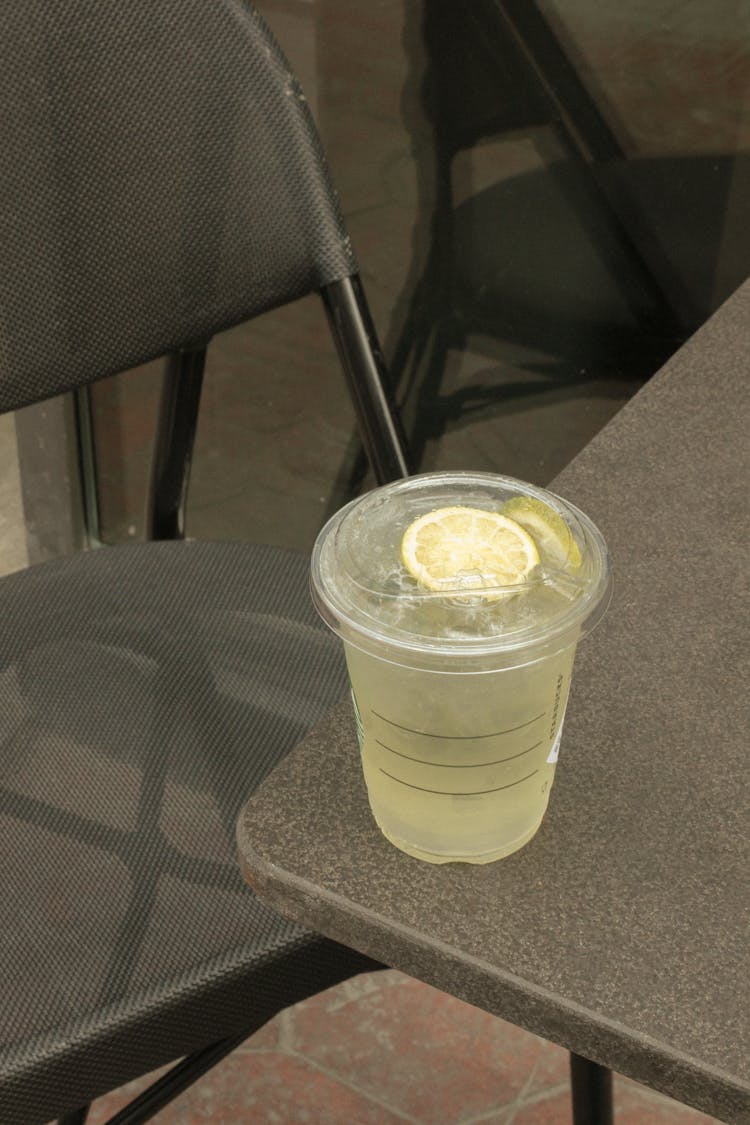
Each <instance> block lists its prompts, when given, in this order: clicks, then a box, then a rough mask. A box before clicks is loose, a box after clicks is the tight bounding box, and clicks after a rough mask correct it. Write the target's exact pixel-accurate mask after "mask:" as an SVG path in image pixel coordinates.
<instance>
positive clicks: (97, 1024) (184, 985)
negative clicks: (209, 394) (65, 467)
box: [0, 542, 372, 1125]
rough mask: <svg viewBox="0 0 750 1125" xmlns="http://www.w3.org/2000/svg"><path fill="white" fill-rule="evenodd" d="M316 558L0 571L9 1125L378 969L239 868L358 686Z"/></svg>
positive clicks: (202, 547)
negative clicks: (285, 762)
mask: <svg viewBox="0 0 750 1125" xmlns="http://www.w3.org/2000/svg"><path fill="white" fill-rule="evenodd" d="M308 566H309V560H308V558H307V557H306V556H305V555H302V554H299V553H297V552H293V551H288V550H283V549H279V548H273V547H266V546H262V547H261V546H255V545H250V544H239V543H196V542H174V543H166V542H165V543H149V544H139V545H127V546H123V547H117V548H108V549H105V550H100V551H95V552H91V553H88V554H83V555H80V556H76V557H74V558H72V559H65V560H56V561H54V562H52V563H46V564H44V565H42V566H39V567H34V568H32V569H30V570H28V571H22V572H20V573H18V574H13V575H10V576H8V577H6V578H4V579H2V581H0V621H2V630H1V631H0V746H1V747H2V753H1V754H0V847H1V848H2V875H1V877H2V896H1V899H0V901H2V911H3V915H4V917H3V919H2V925H0V964H2V967H3V974H4V990H3V1006H2V1010H1V1011H0V1106H2V1112H1V1114H0V1116H2V1120H3V1122H4V1125H34V1122H37V1121H38V1122H40V1125H41V1123H43V1122H46V1121H47V1120H49V1119H50V1118H51V1117H53V1116H55V1115H56V1114H58V1113H59V1112H61V1104H60V1103H61V1089H65V1096H64V1099H65V1101H66V1103H67V1104H68V1106H69V1108H74V1107H75V1106H76V1105H78V1104H81V1103H83V1102H85V1101H87V1100H89V1099H90V1098H92V1097H94V1096H95V1095H96V1094H98V1093H101V1092H104V1091H105V1090H107V1089H110V1088H112V1087H113V1086H115V1085H117V1084H119V1083H120V1082H122V1081H125V1080H126V1079H128V1078H130V1077H132V1076H135V1075H137V1074H139V1073H142V1072H143V1071H144V1070H148V1069H151V1068H153V1067H154V1066H157V1065H159V1064H160V1063H162V1062H166V1061H168V1060H169V1059H171V1058H175V1057H178V1054H184V1053H188V1052H189V1051H191V1050H194V1049H197V1048H198V1047H201V1046H204V1045H206V1044H208V1043H210V1042H211V1041H212V1040H213V1039H219V1038H223V1037H225V1036H226V1035H227V1034H229V1033H230V1032H232V1030H235V1031H241V1030H242V1029H243V1028H244V1027H248V1028H249V1029H250V1030H251V1029H252V1027H254V1026H257V1025H258V1024H259V1023H262V1022H263V1021H264V1019H265V1018H268V1017H270V1016H271V1015H273V1014H274V1012H276V1011H277V1010H278V1009H279V1008H280V1007H283V1006H286V1005H287V1004H290V1003H293V1002H295V1001H296V1000H298V999H301V998H303V997H304V996H307V995H310V994H312V993H314V992H317V991H319V990H320V989H322V988H325V987H327V986H328V985H330V984H332V983H335V982H336V981H337V980H339V979H344V978H346V977H348V976H351V975H352V973H353V972H357V971H360V970H361V969H365V968H369V967H372V963H371V962H368V961H367V960H366V959H365V958H360V957H359V955H358V954H356V953H354V952H352V951H350V950H347V949H344V948H343V947H341V946H338V945H336V944H334V943H332V942H328V941H326V940H325V939H323V938H320V937H318V936H316V935H313V934H310V933H308V932H307V931H304V930H302V929H301V928H300V927H299V926H297V925H295V924H293V923H291V922H288V921H286V920H285V919H283V918H282V917H280V916H278V915H276V914H275V913H274V912H273V911H271V910H270V909H269V908H267V907H265V906H264V905H263V904H262V903H261V902H260V901H258V900H257V899H256V898H255V897H254V896H253V894H252V893H251V892H250V891H249V890H248V888H247V887H246V886H245V885H244V884H243V882H242V879H241V876H240V874H239V870H238V866H237V861H236V854H235V844H234V825H235V821H236V818H237V813H238V811H239V809H240V806H241V805H242V804H243V803H244V802H245V801H246V800H247V796H248V794H249V793H250V792H252V791H253V789H254V788H255V787H256V786H257V785H258V783H259V782H260V781H261V780H262V779H263V778H264V777H265V776H266V774H268V773H269V771H270V770H271V769H272V768H273V767H274V765H275V764H276V762H277V761H278V760H279V758H281V757H282V756H283V755H284V754H285V753H286V752H287V751H288V750H290V749H291V748H292V747H293V746H294V745H295V744H296V743H297V742H298V741H299V740H300V738H301V737H302V736H303V735H304V733H305V732H306V731H307V730H308V729H309V727H310V726H311V725H312V724H313V723H314V722H315V721H316V720H317V719H318V718H319V717H320V716H321V715H322V714H323V712H324V711H325V710H327V709H328V708H329V707H330V706H331V705H332V704H333V703H334V702H335V701H336V700H337V699H338V698H340V697H341V695H342V694H343V693H344V691H345V689H346V671H345V666H344V663H343V659H342V656H341V654H340V646H339V644H338V642H337V640H336V638H335V637H333V636H332V635H331V634H330V632H329V631H328V630H327V629H325V628H324V627H323V626H322V625H321V624H320V623H319V621H318V619H317V616H316V614H315V612H314V610H313V608H312V606H311V604H310V599H309V595H308V584H307V583H308V579H307V575H308ZM186 952H187V953H188V954H189V956H186ZM277 961H278V967H277V966H276V962H277ZM185 965H189V968H187V969H186V968H185ZM251 1003H252V1011H251V1009H250V1004H251ZM259 1014H260V1015H259ZM162 1042H164V1043H165V1044H166V1046H162ZM93 1043H96V1044H97V1046H96V1049H95V1050H94V1051H92V1047H91V1045H92V1044H93ZM176 1045H177V1050H176V1049H175V1046H176ZM165 1052H166V1053H165ZM71 1064H73V1065H71Z"/></svg>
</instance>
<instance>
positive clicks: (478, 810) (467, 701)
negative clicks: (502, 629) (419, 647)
mask: <svg viewBox="0 0 750 1125" xmlns="http://www.w3.org/2000/svg"><path fill="white" fill-rule="evenodd" d="M573 655H574V648H573V647H571V648H569V649H568V650H567V651H565V652H562V653H559V654H557V655H556V656H554V657H552V658H550V659H547V660H542V661H539V662H537V663H535V664H531V665H528V666H525V667H521V668H510V669H504V670H503V671H495V672H477V673H466V674H463V675H455V674H453V673H444V672H434V671H432V672H431V671H423V670H418V669H414V668H405V667H403V666H401V665H398V664H393V663H389V662H388V661H385V660H381V659H378V658H377V657H373V656H369V655H368V654H367V653H364V652H362V651H360V650H358V649H356V648H354V647H353V646H351V645H347V646H346V659H347V664H348V667H349V674H350V677H351V682H352V694H353V696H354V698H355V700H356V708H357V712H358V720H359V722H358V727H359V732H360V747H361V751H362V767H363V770H364V776H365V782H366V784H367V792H368V797H369V801H370V807H371V809H372V813H373V816H374V817H375V820H376V821H377V823H378V826H379V827H380V829H381V831H382V832H383V833H384V835H385V836H387V837H388V839H389V840H390V841H391V842H392V843H393V844H395V845H396V846H397V847H399V848H401V850H402V851H405V852H408V853H409V855H413V856H416V857H417V858H419V859H425V860H429V861H431V862H433V863H446V862H448V861H451V860H461V861H464V862H468V863H488V862H490V861H491V860H496V859H500V858H502V857H503V856H506V855H509V854H510V853H511V852H514V851H516V850H517V849H518V848H520V847H522V846H523V845H524V844H525V843H526V842H527V841H528V840H529V839H531V837H532V836H533V835H534V833H535V832H536V830H537V829H538V827H539V825H540V823H541V821H542V818H543V816H544V813H545V810H546V808H547V802H548V801H549V795H550V788H551V785H552V779H553V777H554V773H555V763H556V760H557V745H556V743H557V739H558V735H559V734H561V725H562V719H563V715H564V711H565V704H566V702H567V698H568V690H569V687H570V677H571V671H572V665H573Z"/></svg>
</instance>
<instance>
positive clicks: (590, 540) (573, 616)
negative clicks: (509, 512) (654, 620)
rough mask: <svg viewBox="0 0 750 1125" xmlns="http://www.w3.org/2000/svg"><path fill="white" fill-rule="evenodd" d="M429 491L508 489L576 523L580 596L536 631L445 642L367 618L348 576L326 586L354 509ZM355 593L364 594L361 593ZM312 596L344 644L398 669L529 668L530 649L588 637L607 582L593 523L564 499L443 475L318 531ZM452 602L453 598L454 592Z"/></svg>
mask: <svg viewBox="0 0 750 1125" xmlns="http://www.w3.org/2000/svg"><path fill="white" fill-rule="evenodd" d="M433 486H435V488H437V489H439V488H440V487H451V486H454V487H455V488H456V489H457V491H459V490H460V489H461V488H463V489H464V490H468V489H469V488H470V487H474V488H487V489H492V488H495V489H498V490H499V489H501V488H503V489H506V490H507V489H512V490H513V491H514V492H515V493H516V494H517V493H519V492H520V493H521V494H526V495H529V496H532V497H537V498H539V499H541V500H542V501H543V502H545V503H551V506H552V507H553V508H555V509H556V510H558V511H560V512H561V514H564V515H565V516H566V518H567V520H568V522H569V523H573V524H574V526H575V529H576V532H577V537H578V538H580V539H581V540H582V546H583V547H584V549H585V551H586V552H587V553H588V558H589V576H588V579H587V581H586V582H585V584H584V583H582V584H581V587H580V593H579V595H578V596H576V597H575V598H573V599H572V600H571V601H570V605H569V607H568V609H567V610H566V611H564V612H562V613H560V614H558V615H557V616H556V617H554V618H553V619H552V620H548V621H546V622H544V623H542V624H541V625H540V623H539V622H536V623H534V624H532V625H531V626H529V627H527V628H525V629H519V630H516V631H515V632H514V633H511V634H505V635H503V634H494V635H490V636H481V637H476V636H474V637H452V638H445V637H439V636H430V635H423V634H417V633H412V632H410V631H409V630H404V629H400V628H399V627H398V626H397V625H389V624H387V623H385V622H383V621H379V620H378V619H377V618H376V617H375V616H372V615H371V614H368V613H367V612H366V611H365V610H363V608H362V605H357V603H356V601H355V599H354V594H355V593H356V587H357V585H358V584H357V581H356V579H355V578H353V577H352V576H351V575H350V574H346V575H344V579H343V580H342V581H339V582H338V583H337V585H336V586H335V587H334V586H333V585H332V584H331V583H330V582H328V581H327V580H326V570H327V565H328V564H329V563H330V561H331V558H330V557H331V553H332V552H333V551H335V550H336V547H337V546H338V537H339V535H340V532H341V529H342V528H343V527H345V526H346V521H347V520H350V519H351V517H352V515H353V514H354V513H356V511H357V510H358V509H360V508H361V507H362V506H363V505H367V504H372V503H374V502H375V501H376V500H381V499H382V500H385V499H387V498H389V497H394V496H398V495H399V494H403V493H404V492H408V491H410V490H414V489H423V490H428V489H430V488H431V487H433ZM455 503H460V500H458V499H457V500H456V501H455ZM537 580H540V579H537ZM361 589H362V587H360V591H361ZM376 592H377V591H376ZM506 592H509V588H508V587H504V588H496V589H495V590H490V591H483V594H482V596H483V597H486V596H487V594H488V593H489V594H491V595H492V594H496V593H500V594H503V593H506ZM512 592H513V593H517V592H518V589H517V588H515V589H514V590H513V591H512ZM311 594H312V599H313V603H314V605H315V607H316V609H317V611H318V613H319V614H320V616H321V617H322V618H323V620H324V621H325V622H326V624H327V625H328V626H329V627H330V628H331V629H332V630H333V631H334V632H335V633H336V634H338V636H340V637H341V638H342V639H343V640H344V641H347V642H348V643H351V644H353V645H355V646H356V647H357V648H360V649H363V650H364V651H366V652H371V653H374V654H375V655H380V656H383V657H385V658H386V659H389V658H390V659H393V660H395V661H396V662H398V661H399V658H400V660H401V661H402V662H404V663H409V664H411V663H417V664H419V665H421V664H422V663H423V662H425V661H428V662H429V661H430V660H431V659H432V660H438V661H440V662H441V663H442V662H443V661H446V660H450V659H454V660H455V659H456V658H466V659H467V660H472V659H473V660H477V659H479V660H482V661H486V660H491V658H493V657H495V658H497V662H498V665H500V664H503V663H507V661H508V659H509V658H515V657H521V658H522V659H521V660H520V661H517V660H515V659H513V663H514V664H515V663H519V662H521V663H527V662H528V660H531V659H535V658H537V657H536V656H535V655H533V653H534V651H535V650H545V652H546V651H547V650H550V651H553V650H554V651H558V650H559V649H560V648H562V647H566V645H567V644H571V643H575V642H576V641H577V640H579V639H581V637H582V636H584V635H586V634H587V633H588V632H590V631H591V629H592V628H593V627H594V626H595V625H596V623H597V622H598V621H599V620H600V619H601V617H602V616H603V614H604V612H605V610H606V608H607V605H608V603H609V598H610V595H611V575H610V568H609V561H608V555H607V547H606V544H605V542H604V538H603V536H602V535H601V533H600V531H599V530H598V528H597V527H596V525H595V524H594V523H593V521H592V520H591V519H590V518H589V517H588V516H587V515H586V514H585V513H584V512H582V511H581V510H580V509H579V508H577V507H576V505H575V504H573V503H571V502H570V501H569V500H565V499H564V498H563V497H560V496H558V495H557V494H556V493H554V492H551V491H550V490H549V489H543V488H540V487H539V486H537V485H532V484H529V483H528V482H526V481H521V480H519V479H518V478H515V477H510V476H505V475H502V474H499V473H482V472H472V471H467V470H453V471H450V470H448V471H439V472H431V473H420V474H415V475H414V476H411V477H406V478H403V479H401V480H399V481H394V482H391V483H390V484H386V485H381V486H380V487H379V488H375V489H372V490H370V491H369V492H367V493H365V494H363V495H362V496H358V497H355V498H354V499H353V500H351V501H349V503H348V504H346V505H344V507H342V508H341V509H339V511H338V512H336V513H335V514H334V515H333V516H332V517H331V518H330V519H329V520H328V521H327V523H326V524H325V526H324V527H323V528H322V529H321V531H320V533H319V535H318V537H317V539H316V542H315V545H314V547H313V552H312V560H311ZM378 596H379V597H380V598H381V599H382V598H386V599H387V598H388V597H389V596H393V597H396V596H398V595H395V594H394V595H388V594H387V593H384V592H382V591H381V592H378ZM412 596H414V597H416V598H418V599H420V600H424V601H425V602H427V603H429V602H431V601H438V602H440V601H443V602H446V600H450V598H451V595H450V594H448V595H447V594H446V593H444V592H441V591H437V592H435V591H415V592H414V594H413V595H412V594H410V597H412ZM469 596H471V595H470V594H469ZM453 597H454V598H455V592H453Z"/></svg>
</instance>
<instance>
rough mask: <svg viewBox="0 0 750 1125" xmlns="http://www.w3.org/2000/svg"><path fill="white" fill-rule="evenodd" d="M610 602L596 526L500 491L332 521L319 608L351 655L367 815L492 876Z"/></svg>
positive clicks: (399, 503) (421, 853)
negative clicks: (587, 640)
mask: <svg viewBox="0 0 750 1125" xmlns="http://www.w3.org/2000/svg"><path fill="white" fill-rule="evenodd" d="M608 588H609V580H608V567H607V562H606V551H605V548H604V544H603V541H602V539H601V536H600V535H599V534H598V532H597V531H596V528H595V527H594V525H593V524H592V523H591V521H590V520H588V519H587V517H586V516H584V515H583V513H581V512H578V511H577V509H575V508H573V507H572V505H569V504H566V503H565V502H564V501H561V500H560V499H559V498H557V497H554V496H552V495H551V494H549V493H545V492H544V491H543V490H541V489H537V488H534V487H533V486H531V485H527V484H524V483H523V482H520V481H515V480H513V479H512V478H508V477H500V476H494V475H490V474H474V473H434V474H423V475H421V476H417V477H411V478H408V479H407V480H405V481H401V482H398V483H396V484H392V485H387V486H385V487H384V488H380V489H376V490H375V491H373V492H371V493H369V494H368V495H367V496H365V497H361V498H359V499H358V500H355V501H353V502H352V504H350V505H348V506H347V507H346V508H344V509H343V510H342V511H341V512H339V513H337V515H336V516H334V517H333V519H332V520H331V521H329V523H328V524H327V525H326V527H325V528H324V529H323V531H322V532H321V535H320V536H319V539H318V542H317V544H316V547H315V551H314V553H313V570H312V589H313V598H314V600H315V602H316V605H317V607H318V609H319V610H320V612H321V614H322V615H323V617H324V619H325V620H326V621H327V622H328V624H329V625H331V627H332V628H333V629H334V630H335V631H336V632H337V633H338V634H339V635H340V636H341V637H342V639H343V640H344V645H345V653H346V659H347V664H348V668H349V674H350V679H351V685H352V697H353V701H354V710H355V719H356V725H357V731H358V735H359V742H360V748H361V754H362V766H363V771H364V777H365V782H366V785H367V791H368V797H369V801H370V806H371V809H372V813H373V816H374V818H375V821H376V822H377V824H378V825H379V827H380V829H381V830H382V832H383V833H384V835H385V836H386V837H387V838H388V839H389V840H390V841H391V842H392V843H393V844H395V845H396V846H397V847H399V848H400V849H401V850H402V851H405V852H407V853H409V854H410V855H412V856H415V857H417V858H419V859H422V860H427V861H430V862H433V863H445V862H451V861H453V862H461V861H462V862H468V863H487V862H490V861H492V860H496V859H500V858H501V857H503V856H506V855H509V854H510V853H511V852H513V851H516V850H517V849H518V848H520V847H522V846H523V844H525V843H526V842H527V841H528V840H530V839H531V838H532V836H533V835H534V834H535V832H536V831H537V829H538V827H539V825H540V823H541V821H542V818H543V817H544V813H545V810H546V807H547V803H548V801H549V797H550V790H551V786H552V780H553V777H554V772H555V766H556V762H557V756H558V752H559V746H560V738H561V735H562V723H563V717H564V714H565V707H566V703H567V698H568V691H569V688H570V680H571V674H572V666H573V659H574V655H575V648H576V644H577V643H578V641H579V640H580V638H581V636H582V635H583V634H584V633H585V632H586V631H587V630H588V629H589V628H591V627H592V625H593V624H594V622H595V621H596V620H597V619H598V617H599V616H601V613H602V612H603V609H604V606H605V604H606V600H607V593H608Z"/></svg>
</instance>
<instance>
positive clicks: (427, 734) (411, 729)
mask: <svg viewBox="0 0 750 1125" xmlns="http://www.w3.org/2000/svg"><path fill="white" fill-rule="evenodd" d="M372 713H373V715H374V716H375V718H376V719H382V720H383V722H384V723H389V724H390V726H392V727H398V729H399V730H405V731H407V732H408V733H409V734H421V735H423V736H424V737H425V738H452V739H455V740H456V741H458V742H464V741H467V740H469V741H470V740H472V739H476V738H497V736H498V735H500V734H513V732H514V731H517V730H523V728H524V727H530V726H531V724H532V723H538V722H539V720H540V719H543V718H544V716H545V715H546V714H547V712H546V711H542V713H541V715H535V716H534V718H533V719H527V721H526V722H525V723H519V725H518V726H517V727H508V729H507V730H493V731H490V733H489V734H431V733H430V732H429V731H427V730H416V729H415V728H414V727H405V726H402V725H401V723H395V722H394V721H393V719H386V717H385V715H381V714H379V712H378V711H373V712H372Z"/></svg>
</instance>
